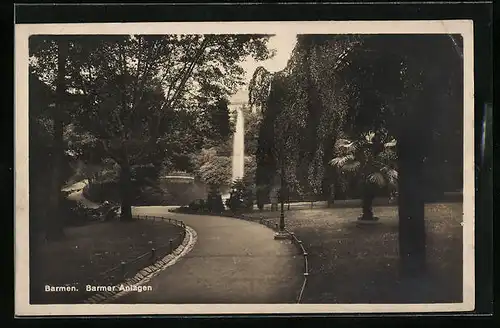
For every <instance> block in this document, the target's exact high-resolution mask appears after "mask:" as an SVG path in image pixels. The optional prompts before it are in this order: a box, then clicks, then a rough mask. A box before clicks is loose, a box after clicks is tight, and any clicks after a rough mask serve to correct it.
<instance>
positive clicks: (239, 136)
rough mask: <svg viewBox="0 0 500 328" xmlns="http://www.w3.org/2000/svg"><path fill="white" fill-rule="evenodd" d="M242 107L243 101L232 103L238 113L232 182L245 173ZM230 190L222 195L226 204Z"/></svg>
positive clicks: (232, 108) (232, 159) (231, 106)
mask: <svg viewBox="0 0 500 328" xmlns="http://www.w3.org/2000/svg"><path fill="white" fill-rule="evenodd" d="M242 108H243V103H240V102H237V103H232V104H230V109H231V110H232V111H233V112H235V113H236V124H235V131H234V135H233V153H232V155H231V161H232V173H231V182H234V181H236V180H238V179H241V178H243V175H244V174H245V118H244V114H243V110H242ZM229 192H230V191H228V192H226V193H224V194H223V195H222V201H223V203H224V204H225V203H226V199H228V198H229V197H230V193H229Z"/></svg>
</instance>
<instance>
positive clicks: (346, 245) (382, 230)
mask: <svg viewBox="0 0 500 328" xmlns="http://www.w3.org/2000/svg"><path fill="white" fill-rule="evenodd" d="M360 211H361V210H360V209H359V208H337V209H326V208H323V209H310V210H292V211H289V212H286V225H287V228H288V229H289V230H291V231H293V232H295V233H296V235H297V236H298V237H299V238H300V239H301V240H302V241H303V243H304V246H305V248H306V250H307V251H308V253H309V258H308V259H309V267H310V277H309V280H308V283H307V287H306V289H305V293H304V296H303V303H432V302H446V303H448V302H450V303H451V302H461V301H462V226H461V221H462V204H461V203H443V204H428V205H426V212H425V213H426V230H427V254H428V257H427V259H428V267H429V275H428V277H426V279H424V280H419V281H404V282H403V281H400V279H399V277H398V270H397V265H398V221H397V207H395V206H380V207H374V214H375V215H376V216H378V217H379V218H380V221H379V224H376V225H369V226H358V225H356V218H357V217H358V216H359V214H360ZM248 216H251V217H255V218H259V217H261V216H263V217H265V218H266V219H267V220H271V221H273V223H277V222H278V216H279V212H269V211H265V212H262V213H258V212H254V213H251V214H248V215H247V217H248Z"/></svg>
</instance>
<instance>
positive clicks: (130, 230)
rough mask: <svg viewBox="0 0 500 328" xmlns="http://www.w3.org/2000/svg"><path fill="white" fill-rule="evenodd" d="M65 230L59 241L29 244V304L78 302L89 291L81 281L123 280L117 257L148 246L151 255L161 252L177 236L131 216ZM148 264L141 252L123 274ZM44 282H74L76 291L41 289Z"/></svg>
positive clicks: (159, 225)
mask: <svg viewBox="0 0 500 328" xmlns="http://www.w3.org/2000/svg"><path fill="white" fill-rule="evenodd" d="M65 232H66V237H65V239H64V240H61V241H58V242H50V243H38V244H36V245H34V246H35V247H34V248H33V249H34V252H35V253H36V256H34V258H33V262H32V263H31V264H30V267H31V269H32V272H31V303H32V304H47V303H78V302H82V301H83V300H85V299H87V298H88V297H90V296H91V295H92V293H87V292H85V285H87V284H93V285H99V286H104V285H111V284H116V283H119V282H121V281H123V278H122V277H123V275H122V273H121V270H120V263H121V262H122V261H125V262H129V261H132V260H134V259H136V258H137V257H140V256H141V255H143V254H146V253H148V252H149V253H150V252H151V249H152V248H155V249H157V250H158V251H157V252H156V255H157V256H164V255H166V254H167V252H168V248H169V247H168V244H169V240H170V238H172V239H174V238H177V240H179V239H180V238H179V234H180V232H181V228H179V227H177V226H175V225H172V224H169V223H168V222H164V221H152V220H140V221H139V220H136V221H132V222H106V223H93V224H89V225H86V226H81V227H71V228H67V229H66V231H65ZM151 263H152V260H151V257H150V256H144V257H143V258H141V260H139V261H136V262H133V263H132V264H129V265H127V266H126V267H125V268H126V270H125V271H126V277H130V276H133V275H134V274H135V273H137V272H138V271H140V270H141V269H142V268H144V267H145V266H147V265H149V264H151ZM114 268H116V269H114ZM110 270H111V271H110ZM45 285H53V286H64V285H66V286H76V287H77V288H78V292H56V293H50V292H45V291H44V288H45Z"/></svg>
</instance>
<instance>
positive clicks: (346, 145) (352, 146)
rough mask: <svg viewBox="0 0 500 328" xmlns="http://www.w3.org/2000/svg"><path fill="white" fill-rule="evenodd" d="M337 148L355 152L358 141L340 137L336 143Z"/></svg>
mask: <svg viewBox="0 0 500 328" xmlns="http://www.w3.org/2000/svg"><path fill="white" fill-rule="evenodd" d="M335 148H336V149H342V150H343V151H350V152H353V151H354V150H356V142H355V141H351V140H348V139H339V140H337V142H336V143H335Z"/></svg>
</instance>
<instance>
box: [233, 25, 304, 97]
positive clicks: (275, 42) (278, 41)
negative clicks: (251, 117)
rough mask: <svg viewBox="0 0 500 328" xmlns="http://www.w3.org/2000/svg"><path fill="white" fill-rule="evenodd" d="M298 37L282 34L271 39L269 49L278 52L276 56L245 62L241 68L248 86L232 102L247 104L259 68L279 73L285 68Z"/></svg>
mask: <svg viewBox="0 0 500 328" xmlns="http://www.w3.org/2000/svg"><path fill="white" fill-rule="evenodd" d="M296 38H297V35H296V34H295V33H293V34H292V33H290V34H286V33H280V34H276V35H275V36H273V37H271V38H270V39H269V43H268V47H269V48H270V49H275V50H276V55H275V56H274V57H273V58H272V59H269V60H266V61H260V62H259V61H255V60H254V59H253V58H251V57H249V58H248V59H247V60H245V61H244V62H243V63H242V64H241V66H242V67H243V69H244V70H245V82H246V83H247V84H246V85H244V86H243V88H242V89H241V90H239V91H238V92H237V93H236V94H235V95H234V96H233V97H231V101H232V102H240V101H244V102H246V101H247V100H248V91H247V87H248V82H250V79H251V78H252V75H253V72H254V71H255V69H256V68H257V67H259V66H263V67H265V68H266V69H267V70H268V71H270V72H277V71H280V70H282V69H283V68H285V66H286V64H287V62H288V59H290V56H291V54H292V51H293V48H294V47H295V43H296Z"/></svg>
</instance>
